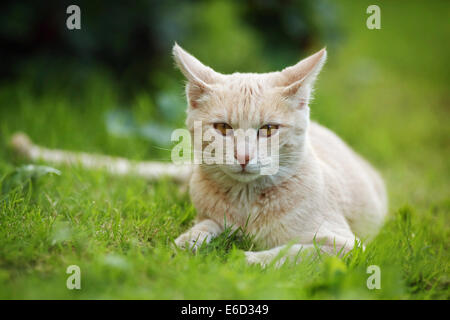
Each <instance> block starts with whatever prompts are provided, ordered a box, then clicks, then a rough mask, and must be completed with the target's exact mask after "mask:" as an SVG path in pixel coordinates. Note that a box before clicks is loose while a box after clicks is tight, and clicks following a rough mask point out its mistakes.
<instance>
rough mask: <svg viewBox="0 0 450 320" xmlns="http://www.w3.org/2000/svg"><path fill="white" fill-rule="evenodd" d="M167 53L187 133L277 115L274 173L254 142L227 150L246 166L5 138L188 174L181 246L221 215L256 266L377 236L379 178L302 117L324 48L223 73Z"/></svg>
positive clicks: (153, 174)
mask: <svg viewBox="0 0 450 320" xmlns="http://www.w3.org/2000/svg"><path fill="white" fill-rule="evenodd" d="M173 54H174V58H175V61H176V63H177V65H178V67H179V68H180V70H181V71H182V72H183V74H184V75H185V76H186V78H187V80H188V82H187V86H186V94H187V99H188V110H187V120H186V124H187V127H188V129H189V130H190V131H191V132H192V133H193V129H194V128H193V127H194V121H202V126H203V129H204V130H207V129H211V128H212V127H213V125H214V123H228V124H230V125H231V126H232V127H233V129H244V130H246V129H251V128H253V129H256V130H257V129H258V128H260V127H261V126H263V125H264V124H268V123H277V124H279V125H280V127H279V130H278V135H279V136H278V138H279V142H280V149H279V156H278V159H276V160H279V170H278V172H277V173H276V174H274V175H260V174H258V173H257V172H259V169H261V164H260V163H259V161H258V160H260V159H258V157H257V155H254V154H250V153H251V150H253V149H254V148H253V147H254V146H250V147H249V148H248V149H245V148H244V149H237V150H236V151H235V157H236V159H238V158H239V157H244V158H245V157H246V156H247V157H249V158H250V159H249V162H248V165H247V166H246V167H245V169H246V170H247V171H248V172H247V173H243V172H242V171H243V170H242V169H241V168H242V166H241V165H240V164H239V163H236V164H200V165H194V166H193V167H192V169H187V168H185V167H182V168H177V167H176V166H175V165H172V164H170V165H168V164H166V165H165V164H160V163H152V162H148V163H139V164H135V165H133V164H132V163H131V162H129V161H128V160H126V159H112V158H109V157H100V156H94V155H86V154H75V153H68V152H66V151H58V150H49V149H45V148H42V147H39V146H35V145H33V144H32V143H31V142H30V141H29V140H28V139H27V138H26V136H23V135H20V134H19V135H16V136H14V137H13V140H12V142H13V146H14V147H15V148H16V149H17V150H19V151H20V152H21V153H22V154H24V155H26V156H27V157H29V158H31V159H42V160H45V161H49V162H52V163H63V162H64V163H67V162H69V163H71V162H80V163H81V164H82V165H84V166H87V167H91V168H106V169H108V170H109V171H110V172H112V173H119V174H128V173H132V172H134V173H136V174H138V175H143V176H147V177H149V178H158V177H159V176H161V175H170V176H173V177H174V178H177V179H185V177H186V178H187V177H190V195H191V199H192V201H193V204H194V206H195V208H196V209H197V213H198V215H197V218H196V223H195V224H194V226H193V227H192V228H190V229H189V230H188V231H186V232H185V233H183V234H182V235H180V236H179V237H178V238H177V239H176V240H175V243H176V244H177V245H178V246H179V247H181V248H191V249H194V250H195V249H196V248H198V246H199V245H200V244H202V243H203V242H204V241H207V242H209V241H210V240H211V239H212V238H214V237H216V236H217V235H219V234H220V233H222V232H223V231H224V228H225V224H226V225H227V226H231V227H232V228H238V227H242V228H244V229H245V230H246V232H248V233H250V234H251V235H253V236H254V239H255V241H256V243H257V244H258V245H259V247H260V249H264V250H262V251H255V252H246V258H247V261H248V262H249V263H259V264H262V265H264V264H267V263H268V262H270V261H272V260H273V259H274V258H275V257H277V256H278V255H279V254H280V252H281V253H282V254H283V255H284V258H283V259H282V260H280V261H284V259H285V258H290V257H291V258H293V257H296V256H297V255H298V253H299V252H300V251H301V250H303V249H308V248H316V247H317V246H319V247H320V249H321V250H323V251H324V252H328V253H335V252H337V251H340V252H345V251H348V250H349V249H351V248H352V247H353V246H354V244H355V240H356V239H362V240H370V239H371V238H373V237H374V236H375V234H376V233H377V231H378V229H379V228H380V226H381V225H382V223H383V219H384V217H385V214H386V211H387V196H386V191H385V186H384V183H383V180H382V179H381V177H380V176H379V174H378V173H377V172H376V171H375V170H374V169H373V168H372V167H371V166H370V165H369V164H368V163H367V162H366V161H365V160H364V159H362V158H361V157H360V156H358V155H357V154H356V153H355V152H354V151H352V150H351V149H350V147H349V146H348V145H346V144H345V143H344V142H343V141H342V140H341V139H340V138H339V137H338V136H336V135H335V134H334V133H333V132H331V131H330V130H328V129H326V128H324V127H322V126H320V125H319V124H317V123H315V122H311V121H310V119H309V105H308V103H309V101H310V97H311V91H312V89H313V84H314V81H315V80H316V77H317V75H318V73H319V72H320V70H321V68H322V66H323V64H324V63H325V59H326V54H327V53H326V50H325V49H323V50H321V51H319V52H317V53H316V54H314V55H312V56H310V57H309V58H306V59H304V60H302V61H300V62H299V63H298V64H296V65H294V66H292V67H289V68H286V69H284V70H282V71H280V72H273V73H267V74H241V73H234V74H231V75H223V74H220V73H218V72H215V71H213V70H212V69H211V68H209V67H206V66H204V65H203V64H202V63H201V62H199V61H198V60H197V59H196V58H194V57H193V56H191V55H190V54H188V53H187V52H186V51H184V50H183V49H182V48H180V47H179V46H178V45H175V46H174V48H173ZM218 138H219V139H220V138H223V139H225V138H224V137H218ZM240 152H244V153H246V154H240ZM271 160H274V159H271ZM288 243H290V244H291V245H289V246H286V245H287V244H288ZM292 243H294V244H293V245H292ZM284 248H285V250H283V249H284Z"/></svg>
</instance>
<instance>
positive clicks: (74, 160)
mask: <svg viewBox="0 0 450 320" xmlns="http://www.w3.org/2000/svg"><path fill="white" fill-rule="evenodd" d="M10 145H11V147H12V149H13V150H14V151H15V152H17V153H18V154H20V155H21V156H23V157H25V158H26V159H28V160H31V161H44V162H46V163H49V164H54V165H61V164H62V165H81V166H82V167H84V168H87V169H96V170H106V171H107V172H109V173H111V174H114V175H136V176H140V177H143V178H146V179H149V180H156V179H159V178H162V177H170V178H172V179H174V180H175V181H177V182H186V181H188V179H189V177H190V174H191V167H190V166H189V165H176V164H173V163H164V162H156V161H155V162H153V161H148V162H137V161H132V160H128V159H124V158H116V157H109V156H104V155H98V154H88V153H83V152H70V151H64V150H56V149H47V148H44V147H41V146H38V145H35V144H33V142H32V141H31V140H30V138H29V137H28V136H27V135H26V134H24V133H16V134H14V135H13V136H12V138H11V141H10Z"/></svg>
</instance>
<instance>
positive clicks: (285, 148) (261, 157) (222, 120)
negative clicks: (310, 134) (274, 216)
mask: <svg viewBox="0 0 450 320" xmlns="http://www.w3.org/2000/svg"><path fill="white" fill-rule="evenodd" d="M173 55H174V58H175V61H176V63H177V65H178V67H179V68H180V70H181V71H182V72H183V74H184V75H185V77H186V78H187V85H186V96H187V100H188V109H187V119H186V125H187V127H188V129H189V130H190V131H191V134H195V132H194V127H195V124H196V123H197V126H198V124H199V123H200V124H201V128H202V134H203V135H205V133H206V135H208V137H207V138H206V139H205V137H204V139H203V149H202V152H203V155H204V157H205V159H206V158H208V155H209V156H210V155H211V153H207V152H205V151H206V150H207V149H206V148H207V146H208V145H210V144H211V143H210V141H219V142H221V143H222V145H223V146H224V148H223V150H224V154H223V158H222V159H226V160H230V157H231V158H232V160H233V161H224V162H225V163H219V164H217V163H212V164H211V163H210V164H205V165H203V167H204V168H205V169H206V170H208V171H209V172H211V173H214V174H215V176H216V177H217V176H219V177H220V175H223V177H224V178H231V179H233V180H235V181H239V182H250V181H254V180H256V179H258V178H260V177H261V176H263V175H267V172H271V171H270V170H264V169H267V168H268V166H270V168H272V169H273V168H274V167H275V166H274V164H276V167H277V170H276V171H273V170H272V173H270V174H269V175H272V177H269V178H275V177H281V178H282V177H283V176H289V175H292V174H293V172H294V171H295V166H296V165H297V164H298V162H299V160H300V158H301V157H302V155H303V152H304V150H305V140H306V132H307V129H308V125H309V106H308V102H309V100H310V98H311V92H312V89H313V84H314V81H315V79H316V77H317V75H318V74H319V72H320V69H321V68H322V66H323V64H324V63H325V59H326V55H327V54H326V50H325V49H322V50H320V51H319V52H317V53H315V54H313V55H312V56H310V57H308V58H306V59H304V60H302V61H300V62H299V63H297V64H296V65H294V66H292V67H288V68H286V69H284V70H282V71H279V72H272V73H264V74H255V73H233V74H230V75H224V74H220V73H218V72H216V71H214V70H213V69H211V68H209V67H207V66H205V65H203V64H202V63H201V62H200V61H198V60H197V59H196V58H194V57H193V56H192V55H190V54H189V53H187V52H186V51H184V50H183V49H182V48H181V47H180V46H178V45H177V44H175V46H174V47H173ZM252 132H253V135H252ZM243 133H245V134H247V136H248V137H247V138H244V139H240V138H239V137H242V134H243ZM197 134H198V132H197ZM194 138H195V137H194ZM205 140H208V141H205ZM275 142H277V143H278V148H277V150H276V151H277V152H271V150H272V151H273V149H270V148H271V146H272V145H274V143H275ZM227 143H228V146H230V147H231V149H230V147H228V148H226V147H225V146H227ZM264 143H265V144H266V145H267V146H268V152H259V151H261V146H263V145H264ZM212 149H213V150H214V148H209V151H211V150H212ZM227 151H228V153H226V152H227ZM216 152H220V151H218V150H214V151H212V154H213V155H216ZM225 153H226V154H225ZM227 156H228V157H227ZM207 162H208V161H207ZM210 162H211V161H210ZM232 162H233V163H232Z"/></svg>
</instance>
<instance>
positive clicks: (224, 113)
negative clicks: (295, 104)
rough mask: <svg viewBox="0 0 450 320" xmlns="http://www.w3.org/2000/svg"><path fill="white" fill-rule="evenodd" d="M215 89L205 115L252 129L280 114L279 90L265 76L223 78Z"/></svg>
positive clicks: (235, 75) (237, 75) (252, 75)
mask: <svg viewBox="0 0 450 320" xmlns="http://www.w3.org/2000/svg"><path fill="white" fill-rule="evenodd" d="M215 88H216V90H214V91H216V92H215V94H214V93H213V96H215V97H214V98H212V99H211V100H209V103H210V104H209V112H210V114H211V115H213V116H217V118H223V120H224V121H225V122H230V124H232V125H237V126H239V127H243V128H248V127H254V126H255V125H261V122H264V121H266V120H268V119H275V118H280V117H283V115H284V111H285V110H284V109H285V108H282V106H281V95H279V94H277V93H278V91H279V90H278V91H277V88H276V87H274V85H273V82H271V79H270V76H268V75H267V74H248V73H245V74H242V73H234V74H231V75H226V76H224V77H223V78H222V81H221V82H220V83H218V84H217V85H216V86H215Z"/></svg>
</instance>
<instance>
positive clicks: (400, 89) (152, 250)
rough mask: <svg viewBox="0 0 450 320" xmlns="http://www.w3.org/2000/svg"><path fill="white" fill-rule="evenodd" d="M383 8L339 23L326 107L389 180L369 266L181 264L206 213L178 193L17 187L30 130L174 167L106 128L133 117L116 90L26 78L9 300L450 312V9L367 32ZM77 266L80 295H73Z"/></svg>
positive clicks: (4, 263) (315, 111) (12, 162)
mask: <svg viewBox="0 0 450 320" xmlns="http://www.w3.org/2000/svg"><path fill="white" fill-rule="evenodd" d="M368 5H369V3H368V2H367V3H365V2H364V1H363V2H359V4H358V5H353V6H351V7H350V6H343V7H341V8H340V10H341V14H342V18H341V19H340V21H342V29H343V32H344V37H343V39H342V41H341V42H340V46H339V47H338V48H329V61H328V64H327V66H326V67H325V70H324V72H323V74H322V76H321V78H320V80H319V83H318V89H317V92H316V99H315V101H314V103H313V105H312V106H311V112H312V117H313V118H314V119H316V120H318V121H319V122H321V123H323V124H325V125H326V126H328V127H330V128H331V129H333V130H334V131H335V132H337V133H338V134H339V135H340V136H342V137H343V138H344V139H345V140H346V141H348V142H349V144H351V145H352V146H353V147H354V148H355V150H357V151H358V152H360V153H361V154H363V155H364V156H365V157H366V158H368V159H369V160H370V161H371V162H372V163H373V164H374V165H375V166H376V167H378V168H379V169H380V171H381V172H382V174H383V176H384V177H385V180H386V183H387V186H388V190H389V199H390V210H389V219H388V221H387V222H386V224H385V226H384V227H383V229H382V230H381V232H380V234H379V235H378V237H377V238H376V239H375V240H374V241H373V242H371V243H370V244H368V245H367V248H366V250H365V251H364V252H363V251H361V250H360V249H355V250H354V251H352V252H351V254H350V255H348V256H347V257H345V258H344V259H338V258H336V257H326V256H321V257H316V258H311V259H308V260H306V261H303V262H302V263H300V264H298V265H289V264H287V265H284V266H283V267H281V268H280V269H275V268H273V267H269V268H267V269H261V268H260V267H258V266H247V265H246V263H245V259H244V256H243V251H242V250H245V249H248V248H249V247H250V246H251V241H249V239H239V238H237V237H236V236H232V237H231V239H230V238H229V237H225V236H222V237H219V239H217V240H215V241H214V242H213V243H212V244H210V245H209V246H208V247H206V248H203V249H202V250H201V251H200V253H198V254H196V255H195V254H192V253H189V252H181V251H176V250H174V249H172V248H171V242H172V241H173V239H175V238H176V237H177V235H179V234H180V233H181V232H183V231H184V230H186V229H187V228H188V227H189V226H190V225H191V223H192V221H193V218H194V216H195V209H194V208H193V206H192V204H191V203H190V200H189V197H188V195H187V193H186V192H185V191H182V190H180V188H179V187H178V186H176V185H175V184H173V183H172V182H170V181H159V182H155V183H149V182H147V181H144V180H143V179H140V178H133V177H124V178H118V177H111V176H109V175H108V174H106V173H104V172H92V171H85V170H82V169H80V168H77V167H70V168H69V167H60V168H58V169H59V170H61V172H62V174H61V175H60V176H57V175H47V176H43V177H41V178H39V179H33V181H32V182H31V183H24V184H23V188H22V187H21V185H20V184H19V187H16V188H10V187H7V184H8V183H9V182H10V181H11V175H10V174H11V172H13V171H14V169H15V168H16V167H20V166H21V165H22V164H24V163H26V162H24V161H23V160H21V159H18V158H17V157H16V156H15V155H14V154H13V153H12V152H11V151H10V150H9V149H8V147H7V144H8V140H9V138H10V137H11V135H12V134H13V133H14V132H16V131H19V130H20V131H24V132H26V133H28V134H29V135H30V137H32V139H33V140H34V141H35V142H36V143H39V144H41V145H45V146H48V147H52V148H56V147H57V148H64V149H70V150H82V151H88V152H99V153H104V154H110V155H120V156H124V157H129V158H133V159H148V158H166V157H168V153H167V152H165V151H163V150H160V149H156V148H154V147H152V146H150V145H149V143H148V142H146V141H144V140H142V139H139V138H117V137H114V136H111V135H109V134H108V133H107V131H106V128H105V125H104V113H105V112H106V111H107V110H110V109H114V108H116V107H117V106H118V105H120V98H119V97H118V96H117V94H116V90H115V88H114V85H113V84H112V83H110V82H109V81H108V78H107V77H102V76H99V75H94V76H89V77H87V78H85V79H84V82H83V83H82V84H79V86H78V87H77V90H76V91H75V90H74V89H72V87H65V86H64V84H60V85H55V84H48V85H45V84H40V86H42V87H43V89H42V88H41V89H40V90H37V89H36V84H33V81H32V79H31V80H30V79H28V80H27V79H25V80H23V81H19V82H14V83H10V84H3V85H2V86H1V87H0V179H1V181H3V182H2V185H3V188H2V187H1V186H0V190H3V191H2V193H1V194H0V298H3V299H11V298H19V299H22V298H26V299H37V298H43V299H49V298H62V299H99V298H100V299H102V298H138V299H140V298H149V299H177V298H178V299H185V298H186V299H189V298H190V299H215V298H217V299H320V298H331V299H335V298H338V299H346V298H351V299H353V298H355V299H365V298H367V299H430V298H437V299H449V298H450V292H449V282H450V279H449V239H450V237H449V231H450V229H449V225H450V221H449V214H450V197H449V195H450V187H449V179H450V165H449V160H448V159H449V158H450V144H449V137H450V129H449V126H448V119H449V92H448V83H449V80H450V79H449V72H448V67H447V64H448V61H447V60H448V57H449V56H450V54H449V53H450V52H449V51H450V50H449V45H448V38H449V27H448V18H449V16H448V15H449V14H448V12H450V10H448V9H449V5H448V4H446V3H445V2H444V1H442V2H430V3H427V5H428V6H427V7H423V6H424V4H423V3H422V2H408V3H406V2H390V3H384V2H383V4H382V5H381V8H382V29H381V30H378V31H370V30H367V29H366V28H365V18H366V14H365V8H367V6H368ZM178 90H179V92H180V95H181V92H182V88H181V86H180V87H179V88H178ZM142 97H145V93H143V94H142V95H137V97H136V101H140V103H136V104H133V107H131V108H132V110H133V112H135V113H136V114H142V113H145V106H146V101H147V100H146V99H143V98H142ZM149 108H150V106H149ZM142 110H144V111H142ZM177 124H178V125H179V123H177ZM8 186H9V185H8ZM73 264H75V265H78V266H80V268H81V279H82V280H81V286H82V289H81V290H72V291H71V290H68V289H67V288H66V279H67V277H68V275H67V274H66V273H65V272H66V268H67V267H68V266H69V265H73ZM369 265H378V266H380V268H381V289H380V290H369V289H367V287H366V280H367V278H368V276H369V275H368V274H367V273H366V268H367V267H368V266H369Z"/></svg>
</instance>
